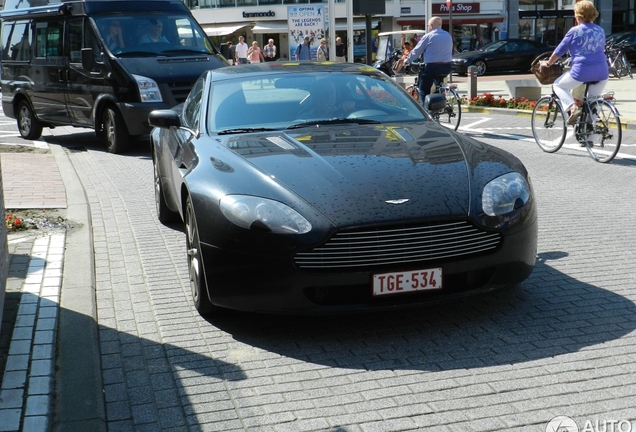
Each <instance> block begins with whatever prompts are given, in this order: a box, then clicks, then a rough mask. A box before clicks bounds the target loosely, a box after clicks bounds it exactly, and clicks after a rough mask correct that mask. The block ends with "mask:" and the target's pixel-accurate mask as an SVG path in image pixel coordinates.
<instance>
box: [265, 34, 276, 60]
mask: <svg viewBox="0 0 636 432" xmlns="http://www.w3.org/2000/svg"><path fill="white" fill-rule="evenodd" d="M263 55H264V57H265V61H266V62H271V61H274V60H276V45H274V39H270V40H268V41H267V45H265V47H264V48H263Z"/></svg>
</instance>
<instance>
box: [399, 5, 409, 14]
mask: <svg viewBox="0 0 636 432" xmlns="http://www.w3.org/2000/svg"><path fill="white" fill-rule="evenodd" d="M400 14H401V15H410V14H411V8H410V7H402V8H400Z"/></svg>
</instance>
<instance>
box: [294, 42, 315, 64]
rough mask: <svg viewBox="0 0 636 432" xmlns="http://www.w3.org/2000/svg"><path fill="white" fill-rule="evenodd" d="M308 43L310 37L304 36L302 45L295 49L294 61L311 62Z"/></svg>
mask: <svg viewBox="0 0 636 432" xmlns="http://www.w3.org/2000/svg"><path fill="white" fill-rule="evenodd" d="M309 42H311V37H309V36H305V37H304V38H303V43H301V44H300V45H298V47H297V48H296V54H295V57H296V60H311V46H310V45H309Z"/></svg>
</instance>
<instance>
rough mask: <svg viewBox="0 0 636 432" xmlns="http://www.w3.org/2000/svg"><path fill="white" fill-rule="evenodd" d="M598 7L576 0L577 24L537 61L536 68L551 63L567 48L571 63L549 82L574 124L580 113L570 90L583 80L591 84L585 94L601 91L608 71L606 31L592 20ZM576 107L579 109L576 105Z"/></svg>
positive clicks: (597, 93) (547, 65) (569, 120)
mask: <svg viewBox="0 0 636 432" xmlns="http://www.w3.org/2000/svg"><path fill="white" fill-rule="evenodd" d="M597 17H598V11H597V10H596V8H595V7H594V4H593V3H592V2H590V1H579V2H577V3H576V4H575V5H574V19H575V22H576V24H577V25H575V26H574V27H572V28H571V29H570V30H569V31H568V32H567V33H566V34H565V36H564V37H563V40H562V41H561V43H560V44H559V45H558V46H557V47H556V49H555V50H554V52H553V53H552V55H550V58H549V59H548V60H544V61H542V62H540V63H539V68H544V67H550V66H552V65H553V64H554V62H556V61H558V60H559V58H560V57H562V56H563V55H564V54H565V53H566V52H568V51H569V52H570V57H571V58H572V67H571V69H570V70H569V71H567V72H565V73H564V74H563V75H561V76H560V77H559V78H557V79H556V81H554V84H552V89H553V90H554V93H556V95H557V96H558V97H559V99H561V102H562V103H563V107H564V109H565V111H566V112H567V113H568V114H569V118H568V124H569V125H573V124H575V123H576V119H577V118H578V117H579V116H580V115H581V109H580V108H578V107H577V106H576V104H575V102H574V97H573V96H572V90H574V89H575V88H577V87H578V86H580V85H581V84H583V83H586V82H594V81H597V83H596V84H590V86H589V88H588V94H589V95H591V96H598V95H601V94H603V89H604V88H605V85H606V84H607V80H608V78H609V72H608V69H607V60H606V59H605V32H604V31H603V28H602V27H601V26H599V25H597V24H594V20H595V19H596V18H597ZM577 108H578V109H577Z"/></svg>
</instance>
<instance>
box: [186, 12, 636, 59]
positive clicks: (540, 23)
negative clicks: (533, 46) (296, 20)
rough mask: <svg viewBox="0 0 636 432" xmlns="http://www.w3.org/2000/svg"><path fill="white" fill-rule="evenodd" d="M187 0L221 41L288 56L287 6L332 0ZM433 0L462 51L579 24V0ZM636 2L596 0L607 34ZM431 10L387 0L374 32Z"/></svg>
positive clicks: (357, 34) (417, 21)
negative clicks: (269, 47) (267, 47)
mask: <svg viewBox="0 0 636 432" xmlns="http://www.w3.org/2000/svg"><path fill="white" fill-rule="evenodd" d="M184 1H185V2H186V4H187V5H188V6H189V7H190V8H191V9H192V12H193V15H194V16H195V18H196V19H197V20H198V21H199V22H200V23H201V25H202V26H203V28H204V29H205V30H206V32H207V33H208V35H209V36H210V37H211V38H212V39H213V41H214V42H216V43H217V44H219V45H220V44H221V43H223V42H227V41H228V40H231V41H233V42H234V43H236V42H237V40H238V36H239V35H242V36H244V37H245V40H246V41H248V42H250V41H253V40H256V41H257V42H259V44H260V45H261V46H263V44H265V43H267V40H268V39H274V42H275V44H276V45H277V46H278V47H279V53H281V58H287V57H288V53H289V52H290V48H293V45H294V44H295V42H294V41H292V42H291V43H290V40H289V39H290V38H289V29H288V27H287V8H288V7H289V6H299V5H302V4H307V5H309V4H324V5H327V4H328V1H327V0H323V1H320V0H184ZM351 1H353V0H351ZM362 1H364V0H362ZM430 1H431V11H432V15H437V16H441V17H442V18H443V20H444V28H445V29H447V30H450V29H451V28H452V33H453V35H454V37H455V41H456V47H457V49H458V50H460V51H461V50H468V49H474V48H478V47H480V46H482V45H484V44H486V43H488V42H492V41H495V40H498V39H505V38H509V37H521V38H527V39H534V40H538V41H543V42H546V43H550V44H556V43H558V41H560V38H562V37H563V35H564V34H565V32H566V31H567V30H568V29H569V28H570V27H572V25H573V23H574V4H575V3H576V1H577V0H474V1H470V0H468V1H456V0H454V1H453V5H452V6H453V7H452V10H449V7H448V6H447V4H446V1H439V0H430ZM635 2H636V0H613V1H605V0H594V3H595V5H596V7H597V9H598V10H599V12H600V17H599V21H598V23H599V24H600V25H601V26H602V27H603V28H604V29H605V32H606V34H608V35H609V34H611V33H614V32H619V31H626V30H635V29H636V25H635V19H634V15H635ZM334 9H335V10H334V11H333V13H334V14H335V17H336V35H337V36H340V37H341V38H342V39H343V40H345V41H348V42H349V43H353V44H356V42H358V41H359V40H360V39H361V38H364V37H365V36H366V35H365V19H364V18H365V17H363V16H358V17H354V18H353V20H354V23H353V29H354V35H352V37H351V38H348V37H347V34H346V29H347V20H346V16H347V15H346V14H347V10H346V4H345V1H344V0H340V1H336V2H335V5H334ZM426 9H427V2H426V0H386V1H385V10H386V13H385V14H383V15H377V16H373V17H372V18H373V19H372V27H373V32H374V33H375V32H379V31H400V30H408V29H425V28H426V21H427V16H426V15H427V10H426ZM361 35H365V36H361ZM371 36H373V35H371Z"/></svg>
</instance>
